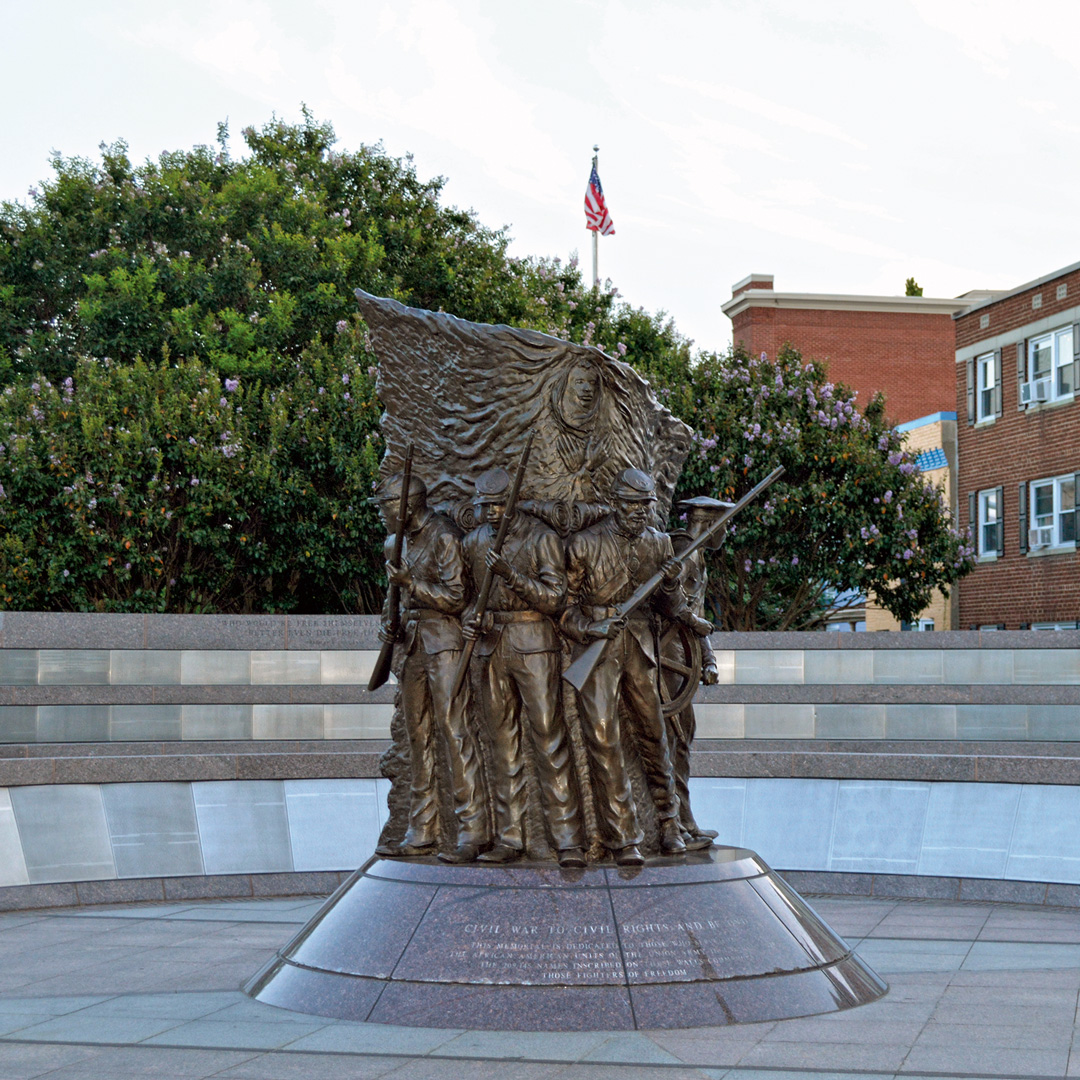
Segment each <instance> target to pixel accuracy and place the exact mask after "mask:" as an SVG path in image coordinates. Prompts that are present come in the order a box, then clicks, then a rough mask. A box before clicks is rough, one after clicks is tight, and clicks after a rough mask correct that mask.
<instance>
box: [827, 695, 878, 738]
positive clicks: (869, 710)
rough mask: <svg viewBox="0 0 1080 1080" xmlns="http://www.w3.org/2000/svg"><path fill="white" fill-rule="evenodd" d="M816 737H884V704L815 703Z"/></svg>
mask: <svg viewBox="0 0 1080 1080" xmlns="http://www.w3.org/2000/svg"><path fill="white" fill-rule="evenodd" d="M814 718H815V727H814V737H815V738H818V739H883V738H884V737H885V706H884V705H849V704H843V705H815V706H814Z"/></svg>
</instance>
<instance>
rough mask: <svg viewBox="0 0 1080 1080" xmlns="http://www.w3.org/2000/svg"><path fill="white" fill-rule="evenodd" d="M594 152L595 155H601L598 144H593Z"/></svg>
mask: <svg viewBox="0 0 1080 1080" xmlns="http://www.w3.org/2000/svg"><path fill="white" fill-rule="evenodd" d="M592 152H593V153H594V154H599V153H600V147H599V146H597V145H596V143H593V148H592Z"/></svg>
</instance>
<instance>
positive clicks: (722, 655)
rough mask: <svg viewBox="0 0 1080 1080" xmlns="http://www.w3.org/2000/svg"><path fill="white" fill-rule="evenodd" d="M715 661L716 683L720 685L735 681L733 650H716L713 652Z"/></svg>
mask: <svg viewBox="0 0 1080 1080" xmlns="http://www.w3.org/2000/svg"><path fill="white" fill-rule="evenodd" d="M713 659H714V660H715V661H716V675H717V678H716V681H717V683H718V684H720V685H724V684H726V683H733V682H734V681H735V650H734V649H716V650H714V652H713Z"/></svg>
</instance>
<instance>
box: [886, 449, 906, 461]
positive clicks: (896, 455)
mask: <svg viewBox="0 0 1080 1080" xmlns="http://www.w3.org/2000/svg"><path fill="white" fill-rule="evenodd" d="M903 460H904V455H903V454H901V453H900V451H899V450H894V451H893V452H892V453H891V454H890V455H889V464H890V465H899V464H900V462H901V461H903Z"/></svg>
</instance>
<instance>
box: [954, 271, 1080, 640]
mask: <svg viewBox="0 0 1080 1080" xmlns="http://www.w3.org/2000/svg"><path fill="white" fill-rule="evenodd" d="M955 355H956V365H955V366H956V397H957V403H958V404H957V412H958V413H959V417H960V422H959V424H958V429H959V430H958V444H959V458H960V467H959V477H958V486H959V492H960V503H961V519H962V520H966V521H967V522H969V523H970V524H971V527H972V532H973V533H974V534H975V537H976V543H977V553H978V559H979V561H978V565H977V566H976V568H975V570H974V571H973V572H972V573H971V574H970V575H968V576H967V577H966V578H965V579H964V580H963V582H962V583H961V587H960V615H959V618H960V625H961V627H962V628H964V629H966V628H968V627H980V628H993V627H1001V628H1004V629H1009V630H1016V629H1025V628H1027V627H1029V626H1030V627H1032V628H1035V629H1051V628H1064V627H1073V626H1080V622H1078V620H1080V566H1078V563H1077V551H1076V538H1077V521H1076V514H1077V508H1076V496H1077V492H1078V490H1080V489H1078V485H1080V475H1078V471H1080V415H1078V412H1077V405H1076V391H1077V388H1078V386H1080V263H1075V264H1073V265H1072V266H1067V267H1065V268H1064V269H1062V270H1057V271H1055V272H1054V273H1052V274H1048V275H1046V276H1045V277H1042V278H1039V279H1038V280H1036V281H1032V282H1029V283H1027V284H1026V285H1021V286H1020V287H1019V288H1017V289H1014V290H1012V291H1011V292H1008V293H1003V294H998V295H997V296H996V297H994V298H992V299H988V300H985V301H983V302H981V303H976V304H974V305H972V306H971V307H969V308H968V309H967V310H965V311H964V312H962V313H961V314H959V315H958V316H957V317H956V353H955ZM965 420H966V423H965Z"/></svg>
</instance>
